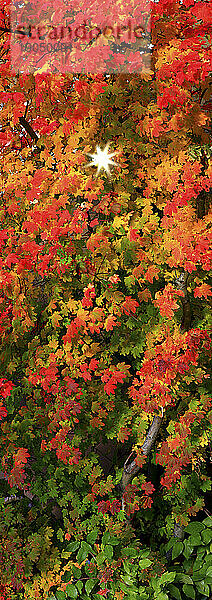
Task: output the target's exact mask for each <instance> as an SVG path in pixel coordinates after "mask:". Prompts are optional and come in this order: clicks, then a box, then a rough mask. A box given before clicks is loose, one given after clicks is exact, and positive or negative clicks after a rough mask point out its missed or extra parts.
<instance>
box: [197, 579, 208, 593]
mask: <svg viewBox="0 0 212 600" xmlns="http://www.w3.org/2000/svg"><path fill="white" fill-rule="evenodd" d="M196 588H197V590H198V592H200V594H204V596H209V594H210V589H209V586H208V585H205V584H204V583H203V582H202V581H200V582H198V583H197V584H196Z"/></svg>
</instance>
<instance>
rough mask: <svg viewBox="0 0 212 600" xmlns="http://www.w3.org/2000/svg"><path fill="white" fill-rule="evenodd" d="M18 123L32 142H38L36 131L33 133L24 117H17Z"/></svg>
mask: <svg viewBox="0 0 212 600" xmlns="http://www.w3.org/2000/svg"><path fill="white" fill-rule="evenodd" d="M19 122H20V124H21V125H22V127H23V128H24V129H25V131H26V132H27V133H28V134H29V135H30V137H31V138H32V140H34V141H35V142H37V141H38V140H39V137H38V135H37V133H36V131H34V129H32V127H31V125H30V124H29V123H28V121H27V120H26V119H25V117H19Z"/></svg>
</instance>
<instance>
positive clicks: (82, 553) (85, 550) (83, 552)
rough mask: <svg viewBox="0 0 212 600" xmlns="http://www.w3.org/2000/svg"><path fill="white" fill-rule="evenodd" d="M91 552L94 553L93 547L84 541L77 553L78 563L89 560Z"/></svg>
mask: <svg viewBox="0 0 212 600" xmlns="http://www.w3.org/2000/svg"><path fill="white" fill-rule="evenodd" d="M89 552H92V547H91V546H90V544H87V542H84V541H82V542H81V546H80V549H79V550H78V552H77V562H78V563H81V562H83V560H85V558H87V556H88V554H89Z"/></svg>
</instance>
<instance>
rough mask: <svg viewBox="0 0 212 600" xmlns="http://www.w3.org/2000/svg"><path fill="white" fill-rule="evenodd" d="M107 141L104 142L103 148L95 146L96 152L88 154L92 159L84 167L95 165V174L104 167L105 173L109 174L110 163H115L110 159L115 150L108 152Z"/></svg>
mask: <svg viewBox="0 0 212 600" xmlns="http://www.w3.org/2000/svg"><path fill="white" fill-rule="evenodd" d="M108 149H109V143H107V144H106V146H105V147H104V149H103V150H101V148H100V146H96V152H95V153H94V154H89V153H87V154H88V156H90V157H91V158H92V161H91V162H90V163H88V164H87V165H86V167H97V173H96V176H97V175H98V174H99V171H100V170H101V169H104V170H105V171H106V173H107V175H110V165H116V166H117V163H116V162H115V161H114V160H111V159H112V157H113V156H115V154H117V152H111V153H108Z"/></svg>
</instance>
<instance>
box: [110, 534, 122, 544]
mask: <svg viewBox="0 0 212 600" xmlns="http://www.w3.org/2000/svg"><path fill="white" fill-rule="evenodd" d="M108 541H109V543H110V544H111V545H112V546H118V544H120V539H118V538H117V537H115V536H114V535H113V536H111V537H110V538H109V540H108Z"/></svg>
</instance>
